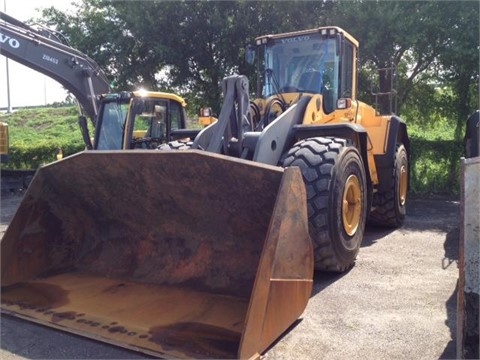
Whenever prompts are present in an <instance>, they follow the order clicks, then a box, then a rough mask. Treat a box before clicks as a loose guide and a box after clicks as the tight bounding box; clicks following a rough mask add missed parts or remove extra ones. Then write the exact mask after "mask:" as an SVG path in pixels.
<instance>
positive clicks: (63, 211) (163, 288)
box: [1, 150, 313, 358]
mask: <svg viewBox="0 0 480 360" xmlns="http://www.w3.org/2000/svg"><path fill="white" fill-rule="evenodd" d="M305 197H306V195H305V189H304V184H303V181H302V177H301V174H300V171H299V170H298V169H297V168H287V169H282V168H277V167H273V166H267V165H261V164H257V163H253V162H250V161H244V160H239V159H234V158H229V157H225V156H222V155H215V154H209V153H205V152H201V151H196V150H189V151H165V152H164V151H121V152H120V151H118V152H116V151H108V152H103V151H95V152H89V151H86V152H82V153H79V154H76V155H73V156H71V157H68V158H65V159H63V160H60V161H58V162H55V163H52V164H49V165H46V166H44V167H42V168H41V169H39V170H38V171H37V173H36V175H35V177H34V179H33V180H32V183H31V185H30V187H29V189H28V190H27V192H26V193H25V195H24V198H23V201H22V202H21V204H20V206H19V208H18V210H17V212H16V214H15V216H14V218H13V220H12V222H11V223H10V225H9V226H8V229H7V231H6V233H5V235H4V238H3V240H2V242H1V286H2V293H1V308H2V312H3V313H7V314H10V315H13V316H17V317H20V318H23V319H26V320H29V321H34V322H38V323H41V324H43V325H47V326H51V327H54V328H57V329H61V330H64V331H68V332H72V333H75V334H79V335H83V336H86V337H89V338H93V339H96V340H100V341H105V342H108V343H111V344H114V345H118V346H122V347H125V348H129V349H133V350H136V351H140V352H143V353H146V354H150V355H154V356H159V357H169V358H255V357H257V356H259V354H261V353H262V352H263V351H265V349H266V348H268V346H270V345H271V344H272V343H273V342H274V341H275V339H277V338H278V337H279V336H280V335H281V334H282V332H284V331H285V330H286V329H287V328H288V327H289V326H290V325H291V324H292V323H293V322H295V321H296V320H297V319H298V317H299V316H300V315H301V314H302V312H303V310H304V309H305V306H306V304H307V302H308V299H309V297H310V294H311V290H312V276H313V253H312V245H311V242H310V238H309V235H308V228H307V226H308V225H307V209H306V199H305Z"/></svg>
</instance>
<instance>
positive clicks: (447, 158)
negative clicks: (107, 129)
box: [4, 137, 463, 195]
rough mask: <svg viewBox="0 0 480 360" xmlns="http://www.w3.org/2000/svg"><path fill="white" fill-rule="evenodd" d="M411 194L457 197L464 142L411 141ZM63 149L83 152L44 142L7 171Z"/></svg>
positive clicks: (17, 154)
mask: <svg viewBox="0 0 480 360" xmlns="http://www.w3.org/2000/svg"><path fill="white" fill-rule="evenodd" d="M410 141H411V143H410V163H411V168H410V171H411V174H410V175H411V177H410V191H411V192H413V193H417V194H428V193H432V194H433V193H434V194H453V195H454V194H458V193H459V191H460V185H459V171H460V158H461V157H462V156H463V146H462V143H461V142H457V141H453V140H426V139H423V138H420V137H411V139H410ZM59 149H62V151H63V155H64V156H68V155H71V154H74V153H76V152H79V151H82V150H83V149H84V146H83V144H81V143H74V144H72V143H65V144H61V143H52V142H43V143H40V144H36V145H35V146H31V145H30V146H18V145H16V146H12V147H11V148H10V160H9V163H8V164H4V165H5V168H8V169H36V168H38V167H39V166H41V165H44V164H48V163H50V162H52V161H55V160H56V155H57V153H58V152H59Z"/></svg>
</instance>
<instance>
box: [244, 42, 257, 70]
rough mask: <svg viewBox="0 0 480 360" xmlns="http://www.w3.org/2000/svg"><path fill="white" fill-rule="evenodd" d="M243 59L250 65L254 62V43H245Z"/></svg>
mask: <svg viewBox="0 0 480 360" xmlns="http://www.w3.org/2000/svg"><path fill="white" fill-rule="evenodd" d="M245 61H246V62H247V64H250V65H253V63H254V62H255V45H252V44H249V45H247V47H246V49H245Z"/></svg>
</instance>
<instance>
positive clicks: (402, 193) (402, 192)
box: [398, 165, 408, 206]
mask: <svg viewBox="0 0 480 360" xmlns="http://www.w3.org/2000/svg"><path fill="white" fill-rule="evenodd" d="M407 183H408V172H407V167H406V166H405V165H402V167H401V168H400V189H399V192H398V201H399V202H400V205H401V206H405V202H406V201H407Z"/></svg>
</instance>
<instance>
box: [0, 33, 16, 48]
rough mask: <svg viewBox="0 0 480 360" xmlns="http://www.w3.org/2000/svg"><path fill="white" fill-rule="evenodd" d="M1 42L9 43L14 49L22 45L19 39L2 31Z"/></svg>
mask: <svg viewBox="0 0 480 360" xmlns="http://www.w3.org/2000/svg"><path fill="white" fill-rule="evenodd" d="M0 44H8V45H10V46H11V47H12V48H14V49H18V48H19V47H20V42H19V41H18V40H17V39H15V38H12V37H10V36H7V35H4V34H2V33H0Z"/></svg>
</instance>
